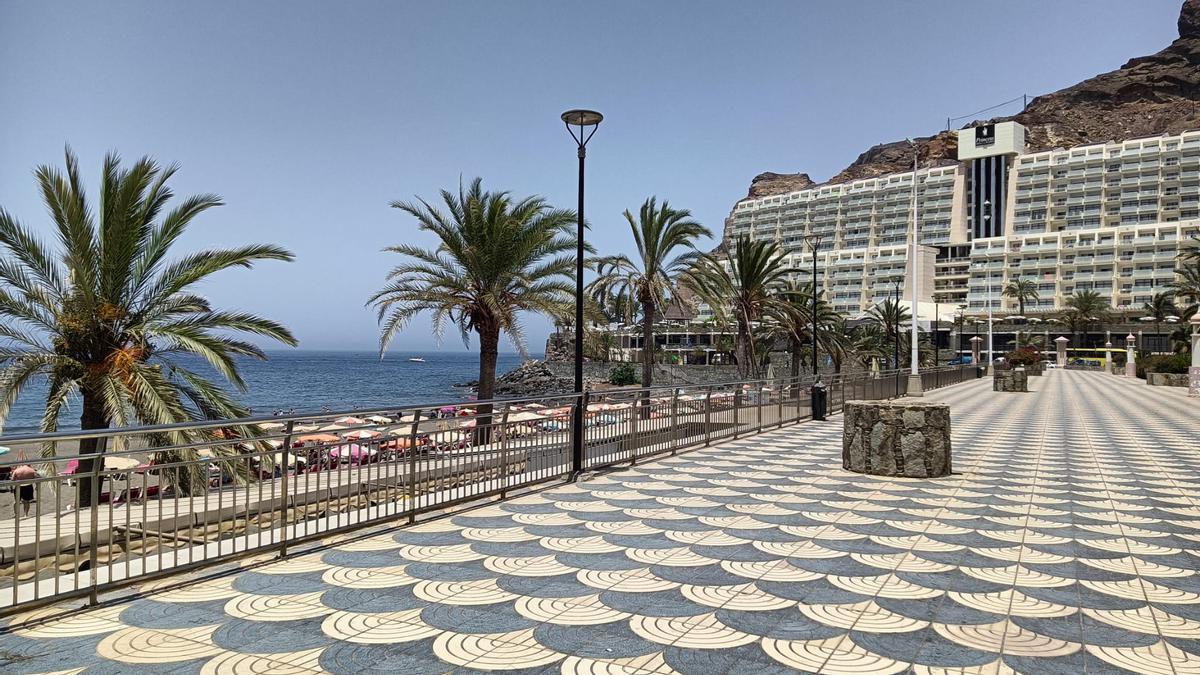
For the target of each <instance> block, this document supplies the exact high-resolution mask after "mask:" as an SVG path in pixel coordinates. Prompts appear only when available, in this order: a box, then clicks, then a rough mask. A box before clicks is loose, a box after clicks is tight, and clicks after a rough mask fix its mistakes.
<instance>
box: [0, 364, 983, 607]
mask: <svg viewBox="0 0 1200 675" xmlns="http://www.w3.org/2000/svg"><path fill="white" fill-rule="evenodd" d="M975 376H976V369H975V368H974V367H973V366H962V367H945V368H936V369H930V370H928V371H924V372H923V374H922V377H923V378H924V386H925V388H927V389H932V388H936V387H940V386H947V385H950V384H957V383H959V382H962V381H964V380H966V379H971V378H974V377H975ZM822 381H823V382H824V383H825V385H826V391H827V397H828V404H829V413H830V414H833V413H835V412H837V411H839V410H841V409H842V407H843V405H844V404H845V402H846V401H847V400H855V399H884V398H892V397H897V396H903V395H904V394H905V388H906V385H907V374H906V372H905V371H902V370H897V371H885V372H882V373H878V374H870V373H862V374H856V375H848V376H843V375H832V376H830V375H825V376H823V380H822ZM812 384H813V382H812V378H811V376H809V377H801V378H797V379H793V378H781V379H775V380H755V381H750V382H731V383H723V384H710V385H695V386H686V387H672V388H660V387H654V388H650V389H646V388H637V387H633V388H622V389H609V390H602V391H593V392H588V393H585V394H578V393H576V394H567V395H558V396H543V397H537V398H527V399H508V400H497V401H491V402H471V403H468V404H465V405H464V404H463V403H462V402H457V403H450V404H445V405H426V406H418V407H403V408H386V409H377V410H365V411H364V410H356V411H347V412H342V413H336V412H324V413H318V414H304V415H295V416H287V417H260V418H251V419H243V420H222V421H211V422H201V423H192V424H180V425H166V426H155V427H134V428H122V429H111V430H98V431H86V432H63V433H54V434H31V435H23V436H8V437H0V445H3V446H8V447H10V448H12V452H11V454H10V455H8V456H6V457H4V458H0V579H3V582H2V583H0V614H5V613H9V612H12V611H14V610H15V609H19V608H24V607H29V606H33V605H36V604H41V603H44V602H48V601H52V600H60V599H63V598H68V597H82V596H88V597H89V598H90V600H91V601H92V602H95V601H96V598H97V595H98V594H99V593H101V592H103V591H106V590H108V589H111V588H114V587H117V586H120V585H122V584H125V583H128V582H132V581H134V580H145V579H148V578H152V577H156V576H161V575H164V574H166V573H168V572H177V571H183V570H187V569H191V568H196V567H203V566H207V565H212V564H214V563H216V562H218V561H223V560H226V559H229V558H231V557H233V556H238V555H242V554H245V553H249V552H263V551H277V552H278V553H279V554H280V555H287V553H288V551H289V547H292V546H295V545H298V544H302V543H310V544H311V543H316V540H318V539H320V538H322V537H326V536H328V535H330V534H332V533H336V532H341V531H345V530H350V529H354V528H359V527H363V526H366V525H370V524H382V523H385V522H388V521H395V520H397V519H407V521H408V522H410V523H411V522H413V521H414V520H415V519H416V518H417V516H418V515H420V514H422V513H425V512H429V511H434V510H440V509H445V508H447V507H451V506H454V505H457V504H463V503H466V502H471V501H476V500H480V499H483V498H492V497H499V498H505V497H506V496H507V495H508V493H509V492H511V491H514V490H520V489H524V488H528V487H530V486H533V485H535V484H539V483H544V482H547V481H553V480H562V479H564V478H567V479H569V478H570V477H572V476H574V475H576V474H577V473H578V472H580V471H591V470H597V469H601V468H604V467H609V466H613V465H616V464H619V463H626V462H627V463H631V464H632V463H637V462H639V461H643V460H644V459H646V458H649V457H652V456H655V455H661V454H664V453H671V454H673V453H676V452H679V451H681V450H686V449H689V448H695V447H701V446H706V445H710V444H713V443H717V442H720V441H722V440H725V439H730V438H737V437H740V436H746V435H752V434H756V433H759V432H761V431H763V430H766V429H772V428H778V427H780V426H783V425H785V424H793V423H796V422H799V421H803V420H806V419H808V418H809V417H810V416H811V400H810V397H811V389H812ZM489 405H490V407H491V408H492V410H491V411H490V414H489V413H488V411H487V408H488V406H489ZM576 406H584V410H585V415H584V419H585V422H584V424H585V429H584V431H585V434H584V441H585V449H584V450H585V451H584V457H583V462H582V465H581V466H573V465H572V458H571V420H572V419H573V412H574V410H575V408H576ZM92 441H94V443H95V445H96V446H97V447H96V452H97V453H98V454H96V455H92V454H86V455H79V454H78V449H79V445H80V443H81V442H92ZM89 444H90V443H89ZM51 445H52V446H53V447H54V448H55V450H56V456H54V457H47V458H42V457H41V453H42V450H43V449H44V448H46V447H49V446H51ZM25 465H29V466H25ZM30 467H32V468H35V469H36V474H34V475H32V476H31V475H29V474H31V472H30V471H29V468H30ZM80 498H82V499H84V500H85V501H86V503H84V504H82V505H77V504H76V503H75V502H76V501H77V500H78V499H80ZM8 507H11V508H12V517H11V518H9V517H7V515H2V514H4V511H5V510H6V509H7V508H8ZM25 511H28V513H25Z"/></svg>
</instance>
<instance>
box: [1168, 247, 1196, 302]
mask: <svg viewBox="0 0 1200 675" xmlns="http://www.w3.org/2000/svg"><path fill="white" fill-rule="evenodd" d="M1176 260H1177V261H1178V263H1179V265H1178V267H1176V268H1175V274H1176V275H1177V278H1176V279H1175V280H1174V281H1173V282H1172V283H1171V289H1172V291H1173V292H1174V294H1175V297H1176V298H1182V299H1183V300H1185V301H1187V302H1189V303H1192V304H1200V246H1189V247H1187V248H1184V249H1182V250H1180V252H1179V255H1178V256H1177V257H1176Z"/></svg>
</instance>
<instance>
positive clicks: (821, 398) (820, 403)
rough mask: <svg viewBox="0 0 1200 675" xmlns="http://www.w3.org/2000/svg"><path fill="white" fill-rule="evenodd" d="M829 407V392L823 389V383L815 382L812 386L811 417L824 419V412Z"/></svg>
mask: <svg viewBox="0 0 1200 675" xmlns="http://www.w3.org/2000/svg"><path fill="white" fill-rule="evenodd" d="M828 409H829V393H828V392H827V391H826V390H825V384H824V383H822V382H817V383H816V384H814V385H813V387H812V418H813V419H814V420H818V421H819V420H824V419H825V412H826V411H827V410H828Z"/></svg>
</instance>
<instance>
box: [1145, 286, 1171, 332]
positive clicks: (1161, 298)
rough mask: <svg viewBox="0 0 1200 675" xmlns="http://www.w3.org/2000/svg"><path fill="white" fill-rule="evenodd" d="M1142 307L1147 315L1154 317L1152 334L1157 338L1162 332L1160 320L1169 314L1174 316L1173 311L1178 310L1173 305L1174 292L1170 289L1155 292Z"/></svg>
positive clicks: (1165, 318)
mask: <svg viewBox="0 0 1200 675" xmlns="http://www.w3.org/2000/svg"><path fill="white" fill-rule="evenodd" d="M1142 309H1144V310H1145V311H1146V315H1147V316H1149V317H1151V318H1153V319H1154V335H1155V339H1157V338H1158V336H1159V335H1161V333H1162V322H1163V321H1166V320H1167V317H1169V316H1175V315H1176V314H1175V312H1176V311H1178V310H1177V309H1176V307H1175V294H1174V293H1172V292H1171V291H1164V292H1162V293H1155V294H1154V296H1153V297H1151V298H1150V302H1147V303H1145V304H1143V305H1142Z"/></svg>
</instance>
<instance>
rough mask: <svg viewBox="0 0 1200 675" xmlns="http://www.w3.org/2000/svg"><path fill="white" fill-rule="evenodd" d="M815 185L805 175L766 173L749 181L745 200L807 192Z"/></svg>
mask: <svg viewBox="0 0 1200 675" xmlns="http://www.w3.org/2000/svg"><path fill="white" fill-rule="evenodd" d="M814 185H816V183H815V182H813V179H811V178H809V177H808V174H806V173H773V172H771V171H766V172H763V173H760V174H758V175H757V176H755V177H754V180H752V181H750V194H748V195H746V197H747V198H749V199H753V198H754V197H765V196H767V195H778V194H786V193H788V192H796V191H797V190H807V189H808V188H810V187H812V186H814Z"/></svg>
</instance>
